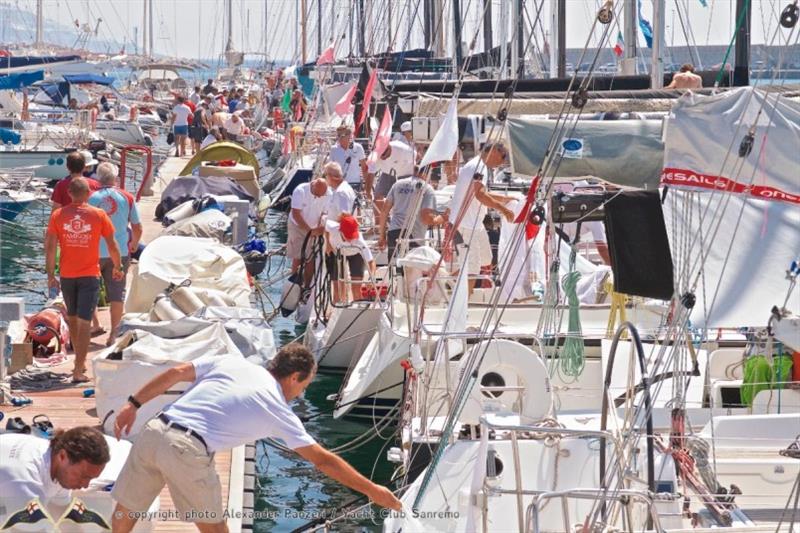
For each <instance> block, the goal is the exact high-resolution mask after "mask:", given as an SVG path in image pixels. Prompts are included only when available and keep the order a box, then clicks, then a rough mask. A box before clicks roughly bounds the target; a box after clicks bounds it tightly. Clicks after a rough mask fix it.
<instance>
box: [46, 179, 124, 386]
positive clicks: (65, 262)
mask: <svg viewBox="0 0 800 533" xmlns="http://www.w3.org/2000/svg"><path fill="white" fill-rule="evenodd" d="M68 192H69V195H70V197H71V198H72V203H71V204H70V205H68V206H65V207H62V208H60V209H56V210H55V211H53V213H52V214H51V215H50V223H49V224H48V226H47V237H46V238H45V243H44V246H45V261H46V270H47V284H48V286H49V287H50V288H54V289H56V290H58V289H61V293H62V295H63V296H64V305H65V306H66V308H67V322H68V323H69V332H70V338H71V339H72V348H73V350H74V351H75V368H74V369H73V371H72V381H73V382H74V383H83V382H86V381H89V378H88V377H87V376H86V354H87V352H88V351H89V341H90V339H91V333H90V331H89V330H90V325H91V320H92V313H94V309H95V307H96V306H97V298H98V296H99V294H100V239H101V238H103V239H105V241H106V244H107V245H108V252H109V255H110V256H111V261H112V263H113V264H114V273H113V276H114V279H121V278H122V276H123V273H122V262H121V259H120V254H119V247H118V246H117V241H115V240H114V225H113V224H112V223H111V219H110V218H108V215H107V214H106V213H105V211H103V210H102V209H98V208H96V207H92V206H90V205H89V204H87V203H86V200H88V199H89V194H90V193H91V190H90V189H89V184H88V182H87V180H86V178H82V177H74V178H72V180H71V181H70V183H69V190H68ZM58 246H60V247H61V260H60V262H59V271H60V275H61V280H60V282H59V280H57V279H56V277H55V270H56V248H57V247H58Z"/></svg>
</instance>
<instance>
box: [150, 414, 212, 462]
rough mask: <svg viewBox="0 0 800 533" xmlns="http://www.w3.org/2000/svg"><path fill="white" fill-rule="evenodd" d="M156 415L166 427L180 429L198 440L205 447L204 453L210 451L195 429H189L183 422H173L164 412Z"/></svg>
mask: <svg viewBox="0 0 800 533" xmlns="http://www.w3.org/2000/svg"><path fill="white" fill-rule="evenodd" d="M156 417H157V418H158V419H159V420H161V421H162V422H164V423H165V424H166V425H167V427H169V428H173V429H177V430H178V431H182V432H184V433H186V434H187V435H189V436H190V437H194V438H195V439H197V440H198V441H200V444H202V445H203V447H204V448H205V449H206V453H211V450H209V449H208V444H206V441H205V439H204V438H203V437H202V436H201V435H200V434H199V433H198V432H196V431H195V430H193V429H189V428H187V427H186V426H184V425H183V424H178V423H177V422H173V421H172V420H170V419H169V417H168V416H167V415H165V414H164V413H158V415H156Z"/></svg>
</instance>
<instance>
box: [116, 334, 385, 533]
mask: <svg viewBox="0 0 800 533" xmlns="http://www.w3.org/2000/svg"><path fill="white" fill-rule="evenodd" d="M316 370H317V369H316V363H315V362H314V356H313V355H312V354H311V352H309V351H308V349H307V348H305V347H304V346H302V345H300V344H296V343H293V344H289V345H287V346H284V347H283V348H281V350H280V351H279V352H278V353H277V355H276V356H275V357H274V358H273V359H272V360H271V361H270V362H269V365H268V367H267V368H263V367H260V366H257V365H254V364H253V363H250V362H248V361H247V360H245V359H244V358H242V357H236V356H233V355H224V356H213V355H205V356H201V357H198V358H197V359H195V360H194V361H191V362H187V363H182V364H180V365H177V366H175V367H172V368H170V369H168V370H166V371H165V372H163V373H162V374H160V375H159V376H156V377H155V378H153V379H152V380H151V381H150V382H149V383H147V384H146V385H145V386H144V387H142V388H141V389H139V391H137V392H136V393H135V394H133V395H131V396H129V397H128V403H127V404H125V406H124V407H123V408H122V409H121V410H120V412H119V415H117V419H116V422H115V425H114V432H115V434H116V436H117V438H119V437H120V436H121V435H122V434H123V433H127V432H129V431H130V428H131V426H132V425H133V423H134V422H135V421H136V411H137V409H138V408H139V407H140V406H141V405H142V404H144V403H146V402H148V401H150V400H152V399H154V398H156V397H158V396H161V395H162V394H164V393H165V392H167V391H168V390H170V389H171V388H172V387H173V386H174V385H175V384H176V383H179V382H190V383H192V385H191V386H190V387H189V389H188V390H187V391H186V392H184V393H183V394H182V395H181V396H180V397H179V398H178V399H177V400H175V402H174V403H172V404H170V405H169V406H168V407H166V408H165V409H164V410H163V411H162V412H161V413H159V414H158V415H156V417H154V418H153V419H152V420H150V421H149V422H148V423H147V424H146V425H145V426H144V429H143V430H142V432H141V433H140V434H139V435H138V437H137V438H136V442H135V443H134V445H133V448H132V449H131V452H130V454H129V455H128V460H127V462H126V463H125V466H124V467H123V469H122V472H121V473H120V475H119V477H118V478H117V481H116V483H115V484H114V490H113V492H112V497H113V498H114V500H116V501H117V507H116V509H115V510H114V514H113V523H112V528H113V531H114V532H115V533H127V532H128V531H130V530H131V529H133V527H134V526H135V525H136V521H137V517H138V516H141V515H140V514H139V513H143V512H145V511H147V509H148V508H149V507H150V504H151V503H152V502H153V500H154V499H155V498H156V496H158V494H159V493H160V492H161V490H162V489H163V487H164V485H165V484H166V485H167V486H168V487H169V490H170V493H171V495H172V500H173V502H174V503H175V507H176V509H177V511H178V512H179V513H180V514H181V515H182V517H183V518H185V519H186V520H187V521H190V522H194V523H195V525H196V526H197V528H198V529H199V530H200V531H203V532H224V531H227V526H226V525H225V515H224V514H223V500H222V488H221V485H220V481H219V476H218V475H217V472H216V469H215V467H214V454H215V453H216V452H219V451H224V450H230V449H232V448H235V447H237V446H241V445H242V444H248V443H251V442H253V441H256V440H259V439H264V438H273V439H279V440H281V441H283V443H284V444H285V445H286V446H287V447H288V448H290V449H292V450H294V451H295V452H297V453H298V454H299V455H300V456H301V457H303V458H304V459H306V460H307V461H310V462H311V463H313V464H314V465H315V466H316V467H317V468H318V469H319V470H320V471H321V472H323V473H324V474H326V475H328V476H330V477H332V478H333V479H335V480H337V481H339V482H340V483H342V484H344V485H346V486H348V487H350V488H351V489H353V490H355V491H358V492H361V493H362V494H365V495H366V496H368V497H369V498H370V499H371V500H372V501H373V502H375V503H376V504H378V505H380V506H382V507H387V508H390V509H395V510H399V509H400V508H401V503H400V500H398V499H397V498H396V497H395V496H394V494H392V492H391V491H390V490H389V489H387V488H386V487H383V486H380V485H376V484H375V483H373V482H371V481H370V480H368V479H367V478H365V477H364V476H362V475H361V474H359V473H358V472H357V471H356V470H355V469H354V468H353V467H352V466H350V465H349V464H348V463H347V462H346V461H345V460H344V459H342V458H341V457H339V456H338V455H336V454H334V453H331V452H329V451H328V450H326V449H325V448H323V447H322V446H320V445H319V444H317V443H316V442H315V441H314V439H313V438H312V437H311V436H310V435H309V434H308V433H306V430H305V428H304V427H303V424H302V422H300V419H299V418H298V417H297V415H296V414H294V411H292V408H291V407H290V406H289V402H290V401H292V400H293V399H295V398H297V397H298V396H299V395H300V394H302V393H303V391H304V390H305V388H306V387H308V385H309V384H310V383H311V381H312V380H313V379H314V375H315V374H316Z"/></svg>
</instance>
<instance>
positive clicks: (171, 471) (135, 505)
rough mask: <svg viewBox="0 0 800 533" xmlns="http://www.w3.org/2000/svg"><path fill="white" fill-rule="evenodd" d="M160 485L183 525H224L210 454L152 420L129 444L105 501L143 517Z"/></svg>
mask: <svg viewBox="0 0 800 533" xmlns="http://www.w3.org/2000/svg"><path fill="white" fill-rule="evenodd" d="M165 484H166V485H167V486H168V487H169V492H170V494H171V495H172V501H173V502H174V503H175V508H176V509H177V510H178V512H179V513H181V516H182V517H183V520H184V521H186V522H201V523H207V524H209V523H210V524H213V523H219V522H223V521H224V520H225V518H224V516H223V514H222V512H223V509H222V486H221V485H220V481H219V476H218V475H217V471H216V468H215V467H214V454H213V453H208V452H207V451H206V447H205V446H204V445H203V443H201V442H200V441H199V440H197V439H196V438H194V437H190V436H188V435H186V434H185V433H184V432H182V431H179V430H177V429H174V428H168V427H167V425H166V424H165V423H164V422H162V421H161V420H159V419H157V418H154V419H153V420H150V421H149V422H148V423H147V424H146V425H145V427H144V429H143V430H142V432H141V433H140V434H139V437H138V438H137V439H136V442H135V443H134V444H133V448H132V449H131V453H130V455H128V460H127V461H126V462H125V466H124V467H123V468H122V472H120V474H119V477H118V478H117V481H116V483H114V490H113V491H112V493H111V496H112V497H113V498H114V499H115V500H116V501H117V502H119V503H120V504H121V505H123V506H124V507H126V508H127V509H129V510H130V511H132V512H135V513H144V512H145V511H147V510H148V508H149V507H150V505H151V504H152V503H153V500H155V499H156V497H157V496H158V495H159V493H161V490H162V489H163V488H164V485H165Z"/></svg>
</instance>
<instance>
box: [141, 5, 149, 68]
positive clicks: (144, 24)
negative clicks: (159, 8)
mask: <svg viewBox="0 0 800 533" xmlns="http://www.w3.org/2000/svg"><path fill="white" fill-rule="evenodd" d="M142 55H143V56H145V57H148V54H147V0H144V13H143V15H142Z"/></svg>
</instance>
